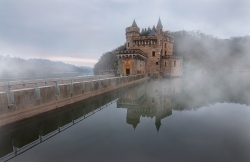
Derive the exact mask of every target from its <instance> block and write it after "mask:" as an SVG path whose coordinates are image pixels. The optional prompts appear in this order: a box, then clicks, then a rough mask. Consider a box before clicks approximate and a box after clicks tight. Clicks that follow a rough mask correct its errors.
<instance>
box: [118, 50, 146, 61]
mask: <svg viewBox="0 0 250 162" xmlns="http://www.w3.org/2000/svg"><path fill="white" fill-rule="evenodd" d="M116 57H117V59H141V60H146V59H147V58H148V56H147V54H146V53H145V52H143V51H142V50H139V49H134V50H123V51H117V53H116Z"/></svg>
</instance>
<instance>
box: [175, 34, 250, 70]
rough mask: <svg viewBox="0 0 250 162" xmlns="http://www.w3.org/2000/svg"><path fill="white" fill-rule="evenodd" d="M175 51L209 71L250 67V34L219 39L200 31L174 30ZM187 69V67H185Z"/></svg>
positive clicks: (185, 59)
mask: <svg viewBox="0 0 250 162" xmlns="http://www.w3.org/2000/svg"><path fill="white" fill-rule="evenodd" d="M171 35H173V36H174V38H175V42H174V53H175V54H176V55H179V56H182V58H183V61H184V64H186V65H187V64H192V65H195V66H198V68H201V69H203V70H207V71H223V72H225V71H238V70H246V69H250V62H249V61H250V46H249V45H250V36H245V37H232V38H230V39H219V38H216V37H213V36H210V35H206V34H204V33H201V32H199V31H178V32H172V33H171ZM184 70H185V69H184Z"/></svg>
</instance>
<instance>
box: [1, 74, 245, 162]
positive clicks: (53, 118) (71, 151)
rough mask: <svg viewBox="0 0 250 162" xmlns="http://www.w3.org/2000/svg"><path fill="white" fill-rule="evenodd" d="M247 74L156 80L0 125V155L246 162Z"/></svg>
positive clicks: (24, 160)
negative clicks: (225, 76)
mask: <svg viewBox="0 0 250 162" xmlns="http://www.w3.org/2000/svg"><path fill="white" fill-rule="evenodd" d="M249 83H250V82H249V77H248V76H247V77H245V76H244V77H237V78H233V77H227V78H217V79H216V80H212V79H208V78H199V79H197V78H196V79H194V78H193V80H192V79H189V78H186V79H185V78H174V79H156V80H153V79H151V80H149V81H147V82H143V83H140V84H137V85H133V86H130V87H125V88H122V89H118V90H116V91H113V92H109V93H106V94H103V95H100V96H96V97H93V98H90V99H88V100H85V101H81V102H78V103H75V104H72V105H69V106H65V107H62V108H60V109H57V110H55V111H51V112H48V113H46V114H42V115H39V116H35V117H33V118H30V119H27V120H24V121H21V122H18V123H14V124H12V125H9V126H5V127H2V128H0V161H11V162H28V161H31V162H35V161H41V162H43V161H65V162H68V161H86V162H96V161H107V162H127V161H130V162H134V161H135V162H140V161H143V162H151V161H157V162H158V161H159V162H161V161H170V162H186V161H192V162H194V161H199V162H200V161H202V162H211V161H213V162H215V161H218V162H224V161H225V162H235V161H237V162H249V161H250V107H249V104H250V85H249Z"/></svg>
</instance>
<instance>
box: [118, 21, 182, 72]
mask: <svg viewBox="0 0 250 162" xmlns="http://www.w3.org/2000/svg"><path fill="white" fill-rule="evenodd" d="M173 46H174V37H173V36H172V35H170V33H169V32H168V31H164V30H163V25H162V23H161V20H160V19H159V21H158V23H157V26H156V28H155V27H153V28H152V29H148V30H142V33H141V34H140V28H139V27H138V26H137V24H136V22H135V20H134V21H133V23H132V26H130V27H127V28H126V50H124V51H118V52H117V54H116V56H117V61H118V72H119V74H121V75H129V74H144V73H146V74H148V76H153V77H160V76H164V77H175V76H181V75H182V68H181V66H178V65H181V64H182V59H181V57H177V56H174V47H173ZM140 61H142V62H140ZM175 65H176V66H175Z"/></svg>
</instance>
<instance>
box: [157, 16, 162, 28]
mask: <svg viewBox="0 0 250 162" xmlns="http://www.w3.org/2000/svg"><path fill="white" fill-rule="evenodd" d="M157 28H163V26H162V24H161V19H160V18H159V20H158V23H157Z"/></svg>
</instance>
